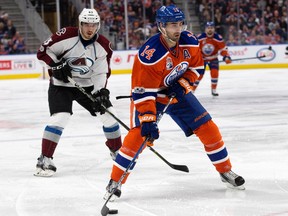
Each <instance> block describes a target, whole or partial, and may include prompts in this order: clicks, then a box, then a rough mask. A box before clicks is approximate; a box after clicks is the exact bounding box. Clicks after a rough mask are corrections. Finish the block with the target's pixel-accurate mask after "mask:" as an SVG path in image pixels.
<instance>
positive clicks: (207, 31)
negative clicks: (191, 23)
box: [205, 26, 215, 36]
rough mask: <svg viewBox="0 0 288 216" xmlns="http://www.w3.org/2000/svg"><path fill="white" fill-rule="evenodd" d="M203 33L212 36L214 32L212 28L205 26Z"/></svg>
mask: <svg viewBox="0 0 288 216" xmlns="http://www.w3.org/2000/svg"><path fill="white" fill-rule="evenodd" d="M205 32H206V34H207V35H208V36H212V35H213V34H214V32H215V28H214V26H207V27H206V28H205Z"/></svg>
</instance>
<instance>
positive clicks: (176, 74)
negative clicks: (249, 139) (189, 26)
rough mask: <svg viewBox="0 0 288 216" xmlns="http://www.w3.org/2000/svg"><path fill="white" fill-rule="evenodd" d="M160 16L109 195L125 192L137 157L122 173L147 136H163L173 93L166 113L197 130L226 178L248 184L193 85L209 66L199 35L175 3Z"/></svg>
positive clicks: (138, 69)
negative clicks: (161, 116)
mask: <svg viewBox="0 0 288 216" xmlns="http://www.w3.org/2000/svg"><path fill="white" fill-rule="evenodd" d="M156 22H157V25H158V29H159V31H160V33H158V34H156V35H154V36H152V37H151V38H150V39H148V40H147V41H146V43H145V44H144V45H143V46H142V47H141V48H140V49H139V51H138V54H137V56H136V58H135V61H134V65H133V68H132V78H131V79H132V80H131V81H132V104H131V107H132V109H131V111H132V113H131V123H132V125H131V129H130V131H129V132H128V134H127V135H126V137H125V138H124V142H123V145H122V147H121V148H120V151H119V154H118V155H117V157H116V160H115V162H114V165H113V168H112V173H111V180H110V181H109V184H108V186H107V188H106V190H107V192H106V194H105V196H104V199H109V198H110V200H113V199H114V198H116V196H118V197H120V195H121V185H122V184H124V183H125V181H126V180H127V177H128V176H129V173H130V172H131V171H132V170H133V168H134V167H135V164H136V161H135V163H134V164H132V166H131V167H130V169H129V170H128V172H127V175H125V178H122V175H123V173H124V172H125V170H126V168H127V167H129V166H130V165H131V164H130V163H131V161H134V160H132V159H133V157H134V156H135V154H136V152H137V151H138V150H139V148H140V146H141V144H142V143H143V140H144V139H145V138H146V137H148V138H149V140H150V141H151V142H153V140H156V139H158V138H159V130H158V126H157V121H156V119H157V113H159V112H160V111H162V110H163V108H164V107H165V104H166V103H167V101H168V100H169V99H168V96H169V95H171V93H174V94H175V95H176V98H174V99H175V101H174V103H172V104H171V105H170V106H169V107H168V108H167V110H166V113H167V114H168V115H170V116H171V118H172V119H173V120H174V121H175V122H176V123H177V125H178V126H179V127H180V129H181V130H182V131H183V132H184V133H185V135H186V136H187V137H189V136H191V135H193V134H195V135H196V136H197V137H198V138H199V139H200V140H201V142H202V143H203V146H204V149H205V151H206V154H207V155H208V158H209V159H210V160H211V162H212V164H213V165H214V166H215V168H216V170H217V171H218V172H219V174H220V177H221V179H222V181H223V182H225V183H227V184H229V185H230V186H231V187H234V188H239V189H244V186H243V184H244V182H245V181H244V179H243V178H242V177H241V176H239V175H237V174H235V173H234V172H232V171H231V167H232V166H231V162H230V159H229V155H228V151H227V149H226V147H225V145H224V141H223V140H222V136H221V134H220V131H219V129H218V127H217V125H216V124H215V123H214V122H213V120H212V118H211V116H210V114H209V113H208V112H207V111H206V109H205V108H204V107H203V106H202V105H201V104H200V102H199V101H198V100H197V98H196V97H195V96H194V95H193V94H192V86H191V85H193V82H195V80H197V77H198V76H199V74H200V73H201V72H203V70H204V62H203V58H202V56H201V51H200V48H199V43H198V40H197V38H196V37H195V36H194V35H193V34H192V33H191V32H189V31H186V30H185V29H186V25H185V17H184V14H183V12H182V11H181V10H180V9H179V8H177V7H176V6H174V5H170V6H167V7H166V6H162V7H161V8H160V9H158V10H157V13H156ZM120 178H122V179H123V180H122V182H121V183H120V182H118V181H119V180H120ZM111 193H112V194H113V195H111Z"/></svg>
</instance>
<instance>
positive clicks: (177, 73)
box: [164, 61, 188, 87]
mask: <svg viewBox="0 0 288 216" xmlns="http://www.w3.org/2000/svg"><path fill="white" fill-rule="evenodd" d="M187 69H188V62H186V61H183V62H181V63H179V64H178V65H176V66H175V67H174V68H173V70H172V71H171V72H170V73H169V74H168V75H167V76H166V77H165V78H164V85H165V86H166V87H168V86H171V85H172V84H174V83H175V82H176V81H177V80H178V79H179V78H180V77H181V76H182V75H183V74H184V73H185V72H186V70H187Z"/></svg>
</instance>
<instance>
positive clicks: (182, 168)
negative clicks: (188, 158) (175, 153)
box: [171, 164, 189, 173]
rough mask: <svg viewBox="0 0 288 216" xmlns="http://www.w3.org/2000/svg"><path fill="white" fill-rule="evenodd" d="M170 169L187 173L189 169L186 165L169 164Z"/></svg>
mask: <svg viewBox="0 0 288 216" xmlns="http://www.w3.org/2000/svg"><path fill="white" fill-rule="evenodd" d="M171 167H172V168H173V169H175V170H179V171H182V172H187V173H189V168H188V167H187V166H186V165H176V164H171Z"/></svg>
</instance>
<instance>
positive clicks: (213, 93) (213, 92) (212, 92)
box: [211, 89, 219, 97]
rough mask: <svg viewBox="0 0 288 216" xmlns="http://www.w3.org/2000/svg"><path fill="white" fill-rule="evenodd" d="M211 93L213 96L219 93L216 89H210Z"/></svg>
mask: <svg viewBox="0 0 288 216" xmlns="http://www.w3.org/2000/svg"><path fill="white" fill-rule="evenodd" d="M211 94H212V95H213V96H215V97H216V96H219V94H218V92H217V91H216V89H212V90H211Z"/></svg>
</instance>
